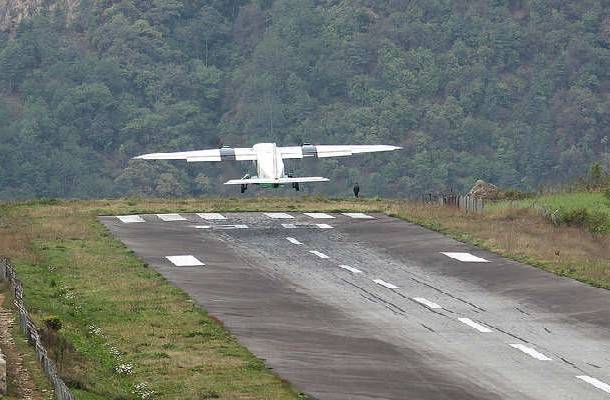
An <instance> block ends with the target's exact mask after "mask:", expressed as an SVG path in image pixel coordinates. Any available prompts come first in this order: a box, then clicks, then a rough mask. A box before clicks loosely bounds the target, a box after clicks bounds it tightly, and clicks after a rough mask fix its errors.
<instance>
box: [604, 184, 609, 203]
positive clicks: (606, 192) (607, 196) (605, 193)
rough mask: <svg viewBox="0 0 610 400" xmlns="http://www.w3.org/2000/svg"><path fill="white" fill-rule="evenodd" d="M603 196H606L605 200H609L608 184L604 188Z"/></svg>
mask: <svg viewBox="0 0 610 400" xmlns="http://www.w3.org/2000/svg"><path fill="white" fill-rule="evenodd" d="M604 197H605V198H606V200H608V201H610V186H608V187H607V188H606V190H604Z"/></svg>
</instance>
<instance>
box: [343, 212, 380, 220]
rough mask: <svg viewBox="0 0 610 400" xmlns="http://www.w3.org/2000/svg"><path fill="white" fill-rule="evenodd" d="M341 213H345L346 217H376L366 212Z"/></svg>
mask: <svg viewBox="0 0 610 400" xmlns="http://www.w3.org/2000/svg"><path fill="white" fill-rule="evenodd" d="M341 214H343V215H345V216H346V217H350V218H355V219H374V218H375V217H372V216H370V215H367V214H364V213H341Z"/></svg>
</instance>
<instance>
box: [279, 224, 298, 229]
mask: <svg viewBox="0 0 610 400" xmlns="http://www.w3.org/2000/svg"><path fill="white" fill-rule="evenodd" d="M282 226H283V227H284V228H286V229H295V228H296V227H297V226H296V225H295V224H282Z"/></svg>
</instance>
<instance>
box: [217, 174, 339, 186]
mask: <svg viewBox="0 0 610 400" xmlns="http://www.w3.org/2000/svg"><path fill="white" fill-rule="evenodd" d="M328 181H329V179H328V178H323V177H321V176H304V177H301V178H275V179H273V178H250V179H231V180H230V181H227V182H225V185H257V184H274V183H275V184H279V185H284V184H287V183H297V182H298V183H304V182H328Z"/></svg>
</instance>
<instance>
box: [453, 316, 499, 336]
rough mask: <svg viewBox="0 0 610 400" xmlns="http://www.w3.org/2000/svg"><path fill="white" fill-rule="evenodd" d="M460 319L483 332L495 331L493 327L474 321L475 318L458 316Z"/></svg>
mask: <svg viewBox="0 0 610 400" xmlns="http://www.w3.org/2000/svg"><path fill="white" fill-rule="evenodd" d="M458 321H460V322H461V323H463V324H466V325H468V326H469V327H471V328H474V329H476V330H477V331H479V332H482V333H490V332H493V331H492V330H491V329H489V328H488V327H486V326H483V325H481V324H478V323H476V322H474V321H473V320H471V319H470V318H458Z"/></svg>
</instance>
